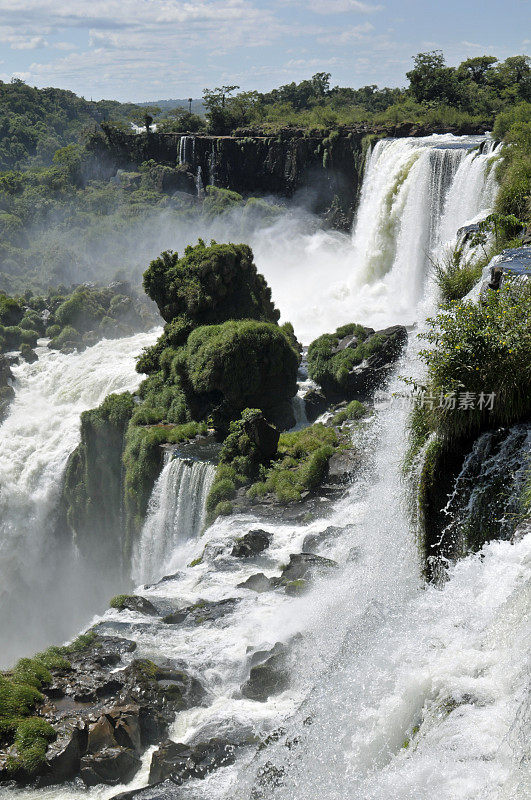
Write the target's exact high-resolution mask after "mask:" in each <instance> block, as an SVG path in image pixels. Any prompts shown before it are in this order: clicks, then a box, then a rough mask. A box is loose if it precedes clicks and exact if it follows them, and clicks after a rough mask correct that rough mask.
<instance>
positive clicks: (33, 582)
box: [0, 332, 156, 662]
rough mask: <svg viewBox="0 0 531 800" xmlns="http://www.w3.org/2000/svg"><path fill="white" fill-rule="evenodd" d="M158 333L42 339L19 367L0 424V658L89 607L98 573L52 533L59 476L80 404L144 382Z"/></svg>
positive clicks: (66, 625)
mask: <svg viewBox="0 0 531 800" xmlns="http://www.w3.org/2000/svg"><path fill="white" fill-rule="evenodd" d="M155 337H156V333H153V332H152V333H141V334H137V335H136V336H130V337H127V338H125V339H115V340H110V341H109V340H104V341H101V342H99V343H98V344H96V345H94V346H93V347H89V348H87V349H86V350H84V351H83V352H81V353H72V354H69V355H65V354H62V353H59V352H57V351H54V350H49V349H48V348H47V347H39V348H38V349H37V352H38V355H39V359H38V361H35V363H33V364H27V363H25V362H23V363H21V364H20V365H19V366H15V367H13V373H14V375H15V379H16V384H15V391H16V395H15V399H14V401H13V403H12V405H11V408H10V413H9V415H8V417H7V418H6V420H5V421H4V423H3V424H2V425H1V426H0V438H1V442H2V446H1V447H0V641H2V648H1V656H0V658H1V661H2V662H7V661H9V660H10V659H11V658H12V657H13V656H15V655H18V654H19V653H20V652H21V651H22V652H32V651H34V650H35V649H36V648H38V647H43V646H47V645H49V644H51V643H52V642H54V641H60V640H61V639H64V638H65V637H66V636H68V635H70V634H71V633H73V632H74V631H75V630H76V629H77V627H78V626H79V625H80V624H81V623H82V622H83V621H84V620H86V619H87V617H88V616H90V613H91V612H90V606H89V607H88V609H87V608H86V607H85V608H84V607H83V604H84V602H85V600H86V599H87V598H86V595H84V588H83V586H85V584H87V583H88V584H90V583H91V582H92V581H93V580H94V582H95V583H97V580H96V576H85V577H86V580H85V579H84V578H81V577H80V575H79V574H78V573H77V572H76V568H75V553H74V552H73V551H71V549H70V548H69V545H68V543H65V542H63V541H61V543H60V547H58V546H57V540H56V539H55V537H54V530H55V528H54V525H55V519H56V513H57V502H58V500H59V496H60V491H61V482H62V476H63V472H64V468H65V466H66V462H67V459H68V456H69V455H70V453H71V452H72V451H73V450H74V448H75V447H76V445H77V444H78V442H79V435H80V434H79V416H80V414H81V412H82V411H85V410H86V409H89V408H93V407H94V406H97V405H99V403H101V402H102V400H103V399H104V398H105V397H106V396H107V395H108V394H110V393H111V392H123V391H125V390H128V389H129V390H130V389H134V388H135V387H136V386H137V385H138V383H139V382H140V376H139V375H138V373H136V372H135V360H136V356H138V354H139V353H140V351H141V350H142V348H143V347H145V346H146V345H148V344H151V343H152V342H153V340H154V339H155ZM80 569H81V571H82V565H80ZM87 591H88V592H89V594H90V593H91V587H90V586H88V587H87ZM87 602H88V600H87ZM92 602H94V601H93V600H92ZM19 632H22V633H19ZM21 636H22V637H23V638H20V637H21Z"/></svg>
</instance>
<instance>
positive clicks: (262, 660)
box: [241, 642, 289, 703]
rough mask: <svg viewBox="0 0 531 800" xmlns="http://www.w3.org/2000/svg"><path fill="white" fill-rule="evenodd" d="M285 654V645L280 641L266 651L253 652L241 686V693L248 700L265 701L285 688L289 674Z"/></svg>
mask: <svg viewBox="0 0 531 800" xmlns="http://www.w3.org/2000/svg"><path fill="white" fill-rule="evenodd" d="M286 654H287V648H286V645H284V644H281V643H280V642H277V644H276V645H275V646H274V648H273V649H272V650H270V651H269V652H268V653H264V652H258V653H254V654H253V656H252V657H251V661H250V664H251V669H250V673H249V679H248V680H247V682H246V683H244V685H243V686H242V690H241V691H242V695H243V696H244V697H246V698H247V699H249V700H256V701H258V702H260V703H265V702H266V700H267V699H268V698H269V697H270V696H271V695H273V694H280V692H283V691H284V690H285V689H287V688H288V685H289V675H288V670H287V665H286Z"/></svg>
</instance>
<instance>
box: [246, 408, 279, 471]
mask: <svg viewBox="0 0 531 800" xmlns="http://www.w3.org/2000/svg"><path fill="white" fill-rule="evenodd" d="M243 428H244V430H245V433H246V434H247V436H248V437H249V439H250V440H251V441H252V442H254V443H255V445H256V446H257V448H258V451H259V453H260V455H261V456H262V458H263V459H264V460H265V461H269V460H271V459H272V458H273V456H274V455H275V454H276V452H277V447H278V440H279V438H280V433H279V431H278V430H277V429H276V428H274V427H273V426H272V425H270V424H269V422H268V421H267V420H266V418H265V417H263V416H261V415H260V416H258V415H255V416H254V417H252V418H251V419H248V420H245V422H244V423H243Z"/></svg>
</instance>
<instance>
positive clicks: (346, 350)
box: [308, 323, 407, 400]
mask: <svg viewBox="0 0 531 800" xmlns="http://www.w3.org/2000/svg"><path fill="white" fill-rule="evenodd" d="M406 341H407V331H406V329H405V328H404V327H403V326H402V325H395V326H394V327H391V328H386V329H385V330H381V331H377V332H375V331H374V330H373V329H372V328H364V327H363V326H362V325H356V324H354V323H353V324H351V325H343V326H342V327H341V328H338V329H337V330H336V332H335V333H325V334H323V335H322V336H320V337H319V338H318V339H316V340H315V341H313V342H312V343H311V345H310V347H309V348H308V374H309V376H310V378H311V379H312V380H314V381H315V382H316V383H318V384H319V385H320V386H321V388H322V389H323V392H324V393H325V395H326V396H327V397H328V398H329V399H333V400H337V399H340V400H345V399H346V400H355V399H359V398H360V397H361V398H363V397H366V396H367V395H370V394H371V392H373V391H374V389H376V388H378V386H379V385H381V383H382V381H383V380H384V379H385V377H386V375H387V373H388V370H389V367H390V366H391V365H392V364H393V363H394V361H396V359H397V358H398V356H399V355H400V353H401V351H402V348H403V346H404V344H405V343H406Z"/></svg>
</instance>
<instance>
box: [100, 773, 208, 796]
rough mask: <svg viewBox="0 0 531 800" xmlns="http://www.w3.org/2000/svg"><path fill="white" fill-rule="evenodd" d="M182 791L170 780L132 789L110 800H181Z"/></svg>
mask: <svg viewBox="0 0 531 800" xmlns="http://www.w3.org/2000/svg"><path fill="white" fill-rule="evenodd" d="M182 796H183V794H182V790H181V789H180V788H179V787H178V786H177V784H176V783H174V782H173V781H172V780H171V778H168V780H166V781H162V782H161V783H155V784H153V785H152V786H145V787H144V788H143V789H132V790H131V791H130V792H120V794H115V795H114V796H113V797H112V798H111V800H182ZM186 800H195V797H193V796H191V795H188V794H187V795H186Z"/></svg>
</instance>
